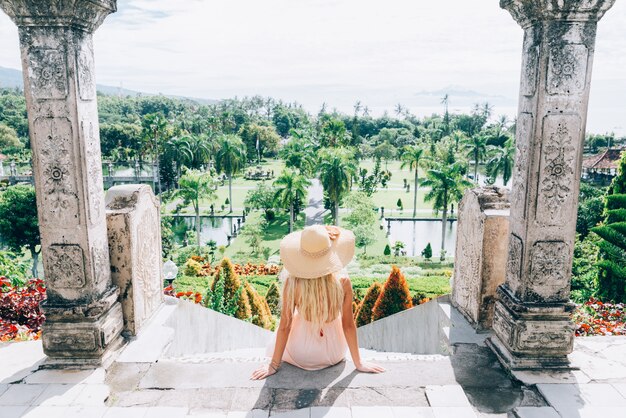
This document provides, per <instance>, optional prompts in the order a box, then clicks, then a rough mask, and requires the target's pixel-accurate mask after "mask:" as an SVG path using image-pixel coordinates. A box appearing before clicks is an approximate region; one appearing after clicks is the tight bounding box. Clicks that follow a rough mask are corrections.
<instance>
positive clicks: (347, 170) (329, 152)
mask: <svg viewBox="0 0 626 418" xmlns="http://www.w3.org/2000/svg"><path fill="white" fill-rule="evenodd" d="M317 169H318V172H319V175H320V181H321V183H322V186H323V187H324V192H325V193H326V195H327V196H328V198H329V199H330V201H331V203H332V205H333V210H332V215H333V223H334V224H335V225H339V202H340V201H341V199H342V197H344V196H345V195H346V194H347V193H349V192H350V181H351V179H352V176H354V175H356V172H357V166H356V163H355V159H354V156H353V154H352V152H350V151H348V150H347V149H345V148H335V149H333V148H327V149H324V150H323V151H322V152H321V153H320V158H319V163H318V166H317Z"/></svg>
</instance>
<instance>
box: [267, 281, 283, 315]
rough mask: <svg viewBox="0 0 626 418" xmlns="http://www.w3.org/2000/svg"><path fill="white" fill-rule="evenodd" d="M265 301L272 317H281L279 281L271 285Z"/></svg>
mask: <svg viewBox="0 0 626 418" xmlns="http://www.w3.org/2000/svg"><path fill="white" fill-rule="evenodd" d="M265 300H266V301H267V305H268V306H269V308H270V312H271V313H272V315H276V316H278V315H280V289H279V286H278V281H277V280H275V281H273V282H272V283H271V284H270V287H269V288H268V289H267V294H266V295H265Z"/></svg>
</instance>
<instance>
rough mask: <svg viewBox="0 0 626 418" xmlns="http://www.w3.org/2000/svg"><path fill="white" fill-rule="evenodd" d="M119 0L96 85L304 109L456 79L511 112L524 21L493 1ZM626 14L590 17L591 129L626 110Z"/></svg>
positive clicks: (3, 32)
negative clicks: (594, 25) (594, 23)
mask: <svg viewBox="0 0 626 418" xmlns="http://www.w3.org/2000/svg"><path fill="white" fill-rule="evenodd" d="M118 9H119V11H118V13H116V14H113V15H111V16H110V17H109V18H107V20H106V21H105V23H104V24H103V26H102V27H101V28H100V29H99V30H98V31H97V32H96V35H95V42H96V58H97V59H96V65H97V76H98V81H99V82H100V83H102V84H109V85H119V84H120V83H123V85H124V87H126V88H130V89H134V90H140V91H148V92H162V93H166V94H178V95H188V96H194V97H206V98H225V97H232V96H234V95H239V96H242V95H253V94H263V95H271V96H274V97H280V98H283V99H285V100H297V101H298V102H300V103H303V104H304V105H305V106H306V107H308V108H310V109H314V108H317V107H318V106H319V105H321V103H322V102H327V103H329V104H330V105H331V106H336V107H338V108H340V109H343V110H346V111H348V110H349V109H351V106H352V103H354V102H355V101H356V100H361V101H363V102H364V103H366V104H368V105H369V106H370V108H372V109H376V110H378V111H381V112H382V111H383V110H384V109H385V108H387V109H391V108H392V107H393V106H394V104H395V103H398V102H401V103H404V104H405V105H408V106H409V107H411V108H412V109H413V110H414V111H416V112H418V113H427V112H431V111H433V110H436V108H433V106H432V105H428V106H427V105H424V103H423V102H421V101H420V100H418V99H416V95H415V94H416V93H417V92H419V91H423V90H438V89H441V88H444V87H446V86H450V85H458V86H462V87H463V88H465V89H468V90H475V91H479V92H483V93H485V94H489V95H496V96H505V97H506V98H508V100H501V101H500V103H498V104H497V107H496V112H505V113H509V114H514V113H515V106H516V103H517V91H518V81H519V69H520V60H521V41H522V30H521V29H520V28H519V26H518V25H517V24H516V23H515V22H514V21H513V20H512V18H511V17H510V15H509V14H508V13H507V12H506V11H504V10H502V9H500V8H499V6H498V2H497V1H496V0H490V1H484V0H481V1H467V0H440V1H437V2H426V1H415V0H387V1H385V2H381V1H380V0H341V1H339V0H297V1H294V0H210V1H209V0H177V1H175V2H174V1H171V0H128V1H119V2H118ZM625 18H626V4H622V2H617V4H616V5H615V6H614V8H613V9H612V10H610V11H609V12H608V13H607V16H606V17H605V18H604V19H603V20H602V21H601V22H600V25H599V28H600V29H599V34H598V42H597V52H596V59H595V66H594V83H593V87H592V88H593V90H592V98H591V109H590V115H589V125H588V126H589V128H590V129H591V130H596V131H605V130H611V129H614V128H615V127H616V126H618V125H620V124H621V115H623V114H624V112H625V111H626V103H619V100H620V99H621V97H624V96H625V95H626V81H625V80H626V77H625V76H624V72H623V69H624V68H626V38H624V37H623V35H622V32H623V22H624V21H626V19H625ZM0 39H2V40H3V43H2V44H0V65H2V66H8V67H15V68H18V67H19V65H20V64H19V51H18V44H17V30H16V29H15V27H14V26H13V24H12V23H10V21H9V20H8V18H7V17H6V16H4V15H2V16H0ZM616 80H621V82H618V81H616ZM618 97H619V99H618ZM460 103H461V100H457V104H456V105H455V98H454V97H452V98H451V104H452V107H453V108H455V106H456V107H457V108H459V109H460V108H461V107H463V106H464V105H461V104H460Z"/></svg>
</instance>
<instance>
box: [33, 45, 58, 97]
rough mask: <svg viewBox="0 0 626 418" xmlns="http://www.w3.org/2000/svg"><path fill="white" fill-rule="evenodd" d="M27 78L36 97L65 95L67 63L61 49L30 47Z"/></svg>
mask: <svg viewBox="0 0 626 418" xmlns="http://www.w3.org/2000/svg"><path fill="white" fill-rule="evenodd" d="M28 59H29V61H30V66H29V69H28V72H29V74H28V79H29V80H30V87H31V90H32V93H33V96H34V97H35V98H36V99H64V98H65V97H67V88H68V87H67V63H66V62H65V54H64V51H62V50H55V49H46V48H31V49H30V51H29V54H28Z"/></svg>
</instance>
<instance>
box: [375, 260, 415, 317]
mask: <svg viewBox="0 0 626 418" xmlns="http://www.w3.org/2000/svg"><path fill="white" fill-rule="evenodd" d="M411 307H413V303H412V302H411V292H410V291H409V284H408V283H407V281H406V279H405V278H404V274H402V272H401V271H400V269H399V268H398V267H397V266H393V267H392V268H391V274H389V278H388V279H387V281H386V282H385V284H384V286H383V288H382V291H381V293H380V296H378V299H377V300H376V303H375V304H374V308H373V309H372V321H376V320H379V319H382V318H385V317H387V316H389V315H393V314H396V313H398V312H402V311H404V310H405V309H409V308H411Z"/></svg>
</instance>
